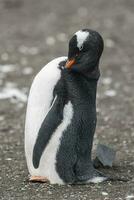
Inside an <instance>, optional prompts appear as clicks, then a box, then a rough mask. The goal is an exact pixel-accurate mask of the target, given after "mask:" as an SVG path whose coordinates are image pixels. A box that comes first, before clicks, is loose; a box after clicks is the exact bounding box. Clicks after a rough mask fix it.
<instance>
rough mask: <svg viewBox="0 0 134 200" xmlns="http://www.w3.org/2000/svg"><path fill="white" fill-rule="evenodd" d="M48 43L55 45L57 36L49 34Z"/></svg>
mask: <svg viewBox="0 0 134 200" xmlns="http://www.w3.org/2000/svg"><path fill="white" fill-rule="evenodd" d="M46 44H47V45H49V46H53V45H54V44H55V38H54V37H52V36H49V37H47V38H46Z"/></svg>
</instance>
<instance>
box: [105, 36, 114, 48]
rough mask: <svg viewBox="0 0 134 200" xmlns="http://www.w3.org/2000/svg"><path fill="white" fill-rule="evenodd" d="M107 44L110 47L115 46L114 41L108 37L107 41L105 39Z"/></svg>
mask: <svg viewBox="0 0 134 200" xmlns="http://www.w3.org/2000/svg"><path fill="white" fill-rule="evenodd" d="M105 45H106V47H108V48H113V47H114V41H113V40H111V39H109V38H108V39H106V41H105Z"/></svg>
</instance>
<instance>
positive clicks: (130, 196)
mask: <svg viewBox="0 0 134 200" xmlns="http://www.w3.org/2000/svg"><path fill="white" fill-rule="evenodd" d="M126 199H127V200H131V199H134V195H128V196H127V197H126Z"/></svg>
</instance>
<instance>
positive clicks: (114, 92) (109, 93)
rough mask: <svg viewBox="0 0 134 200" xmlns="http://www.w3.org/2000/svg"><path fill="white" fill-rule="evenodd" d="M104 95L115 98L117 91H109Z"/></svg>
mask: <svg viewBox="0 0 134 200" xmlns="http://www.w3.org/2000/svg"><path fill="white" fill-rule="evenodd" d="M104 94H105V95H106V96H108V97H114V96H116V91H115V90H107V91H105V93H104Z"/></svg>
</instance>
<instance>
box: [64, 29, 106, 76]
mask: <svg viewBox="0 0 134 200" xmlns="http://www.w3.org/2000/svg"><path fill="white" fill-rule="evenodd" d="M103 47H104V43H103V39H102V37H101V36H100V34H99V33H98V32H96V31H93V30H89V29H83V30H80V31H78V32H76V33H75V34H74V35H73V37H72V38H71V39H70V41H69V51H68V61H67V63H66V67H67V68H68V69H70V70H71V71H74V72H82V73H88V72H90V73H91V72H93V71H94V70H96V68H98V65H99V59H100V57H101V54H102V52H103Z"/></svg>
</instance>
